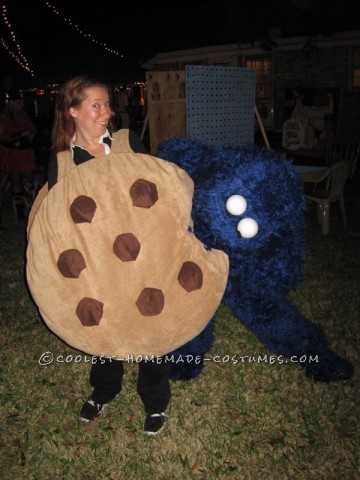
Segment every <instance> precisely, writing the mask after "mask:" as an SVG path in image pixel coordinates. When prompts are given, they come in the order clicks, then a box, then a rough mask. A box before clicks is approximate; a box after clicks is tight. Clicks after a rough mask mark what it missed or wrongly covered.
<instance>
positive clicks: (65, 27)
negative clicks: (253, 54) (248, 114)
mask: <svg viewBox="0 0 360 480" xmlns="http://www.w3.org/2000/svg"><path fill="white" fill-rule="evenodd" d="M46 3H47V2H46V1H44V0H36V1H34V0H33V1H26V2H25V1H22V0H11V1H10V0H2V2H1V8H2V14H4V5H5V6H6V13H7V18H8V20H9V21H10V24H11V31H12V32H13V34H14V35H15V38H16V41H17V43H18V45H19V46H20V48H21V52H22V54H23V55H24V56H25V57H26V59H27V60H28V62H29V66H30V68H31V69H32V70H33V72H34V76H33V77H32V78H31V77H30V75H28V74H26V72H25V70H24V69H23V68H22V67H21V66H20V65H19V64H18V63H17V62H16V61H15V60H14V59H13V58H12V57H11V56H10V55H9V53H8V51H7V50H6V49H5V48H4V46H3V44H0V70H1V74H0V76H1V79H2V83H4V79H5V81H6V79H8V78H9V77H11V78H12V81H13V82H18V83H20V84H21V85H20V87H23V88H26V87H27V85H25V83H26V82H28V81H29V82H30V83H34V81H35V80H36V82H38V83H39V84H40V85H41V84H44V85H45V84H47V83H51V82H62V81H65V80H67V79H68V78H70V77H71V76H73V75H75V74H78V73H87V74H91V75H97V76H103V77H104V78H107V79H108V80H109V81H113V80H114V81H116V79H121V77H126V75H135V76H136V75H137V76H139V77H140V78H141V76H143V77H144V78H145V71H144V69H143V68H142V67H141V65H142V63H144V62H145V61H146V60H148V59H149V58H151V57H152V56H154V55H156V54H157V53H160V52H165V51H171V50H180V49H187V48H196V47H206V46H212V45H220V44H225V43H233V42H239V43H242V42H252V41H258V40H260V41H262V42H263V46H264V49H271V48H272V46H273V45H274V42H276V40H277V38H280V37H290V36H297V35H308V36H311V35H316V34H324V35H331V34H332V33H334V32H340V31H347V30H357V29H359V26H360V9H359V6H358V3H357V2H354V1H348V0H343V1H341V2H340V1H339V2H335V1H327V0H317V1H316V0H271V1H270V0H267V1H263V0H212V1H196V0H193V1H192V2H189V1H187V0H184V1H182V2H177V3H175V2H168V3H165V2H164V3H163V2H152V3H151V2H146V3H144V4H141V3H136V2H121V1H116V2H114V1H108V0H105V1H104V2H99V1H92V0H86V1H85V0H76V1H75V0H51V1H49V2H48V3H49V4H50V5H52V6H53V7H55V8H56V9H57V10H58V12H59V14H55V13H54V11H53V10H52V9H50V8H49V7H47V6H46ZM65 18H67V19H69V20H71V21H72V22H73V24H77V25H78V27H79V28H80V29H81V30H82V31H83V33H82V34H81V33H79V32H78V31H77V30H76V29H75V28H74V27H72V26H70V25H69V23H67V22H66V21H65V20H64V19H65ZM0 34H1V39H2V41H4V42H5V44H6V45H8V46H9V47H10V48H11V50H12V51H13V52H16V47H15V43H14V42H13V40H12V37H11V34H10V33H9V29H8V28H7V26H6V24H5V21H4V15H2V18H1V19H0ZM86 34H90V35H91V38H94V39H96V40H97V41H98V42H102V43H105V44H106V45H107V46H108V47H109V48H111V49H113V50H116V51H117V52H118V53H119V55H115V54H113V53H110V52H108V51H106V50H105V49H104V48H103V47H102V46H101V45H97V44H96V43H94V42H92V41H91V39H90V38H89V37H86V36H85V35H86ZM121 55H123V56H121ZM14 76H16V77H14ZM29 78H30V80H29ZM120 81H121V80H120ZM15 86H16V85H15Z"/></svg>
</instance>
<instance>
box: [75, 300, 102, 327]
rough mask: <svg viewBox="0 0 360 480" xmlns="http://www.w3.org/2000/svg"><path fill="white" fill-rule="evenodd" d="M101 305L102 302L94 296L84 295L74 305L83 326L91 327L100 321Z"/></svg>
mask: <svg viewBox="0 0 360 480" xmlns="http://www.w3.org/2000/svg"><path fill="white" fill-rule="evenodd" d="M103 306H104V304H103V303H102V302H99V300H95V298H89V297H84V298H83V299H82V300H80V302H79V304H78V306H77V307H76V315H77V316H78V317H79V320H80V322H81V323H82V324H83V325H84V327H93V326H94V325H99V323H100V320H101V318H102V315H103Z"/></svg>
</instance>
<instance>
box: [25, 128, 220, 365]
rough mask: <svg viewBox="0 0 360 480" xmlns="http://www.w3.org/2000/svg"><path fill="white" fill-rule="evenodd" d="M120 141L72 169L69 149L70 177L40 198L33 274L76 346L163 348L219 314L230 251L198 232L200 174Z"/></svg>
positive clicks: (37, 293)
mask: <svg viewBox="0 0 360 480" xmlns="http://www.w3.org/2000/svg"><path fill="white" fill-rule="evenodd" d="M118 138H119V137H118V136H117V135H115V139H116V140H118ZM114 145H115V147H114V148H112V151H111V154H110V155H107V156H103V157H98V158H94V159H92V160H89V161H88V162H86V163H83V164H81V165H79V166H77V167H76V168H67V167H66V168H65V172H64V168H63V165H65V164H66V162H70V163H71V161H70V160H69V158H70V157H69V155H68V154H66V155H65V157H64V158H63V159H62V161H61V162H60V163H61V164H60V170H62V171H63V174H62V175H60V177H62V178H59V179H58V182H57V183H56V185H55V186H54V187H53V188H52V189H51V190H50V191H49V192H48V193H47V194H46V189H45V191H43V192H42V193H45V194H46V196H45V198H43V199H42V200H41V198H40V199H38V200H37V201H36V202H35V205H34V209H35V211H34V210H33V211H32V212H31V215H30V219H31V222H30V223H29V231H28V240H29V242H28V248H27V279H28V284H29V288H30V290H31V293H32V295H33V298H34V300H35V302H36V304H37V305H38V307H39V310H40V313H41V315H42V317H43V319H44V320H45V322H46V324H47V325H48V327H49V328H50V329H51V330H52V331H53V332H54V333H55V334H56V335H58V336H59V337H60V338H61V339H62V340H64V341H65V342H66V343H68V344H70V345H71V346H73V347H75V348H77V349H79V350H81V351H84V352H86V353H89V354H93V355H99V356H100V355H104V356H111V357H113V356H115V357H117V358H119V359H123V358H126V357H127V356H128V355H136V356H140V355H144V356H145V355H163V354H166V353H169V352H170V351H172V350H174V349H177V348H178V347H181V345H183V344H184V343H186V342H188V341H190V340H191V339H193V338H194V337H196V336H197V335H198V334H199V333H200V332H202V331H203V330H204V328H205V327H206V325H207V324H208V322H209V321H210V320H211V318H212V317H213V315H214V313H215V311H216V309H217V307H218V306H219V304H220V301H221V298H222V296H223V293H224V290H225V287H226V282H227V276H228V257H227V255H226V254H225V253H224V252H222V251H220V250H217V249H213V250H211V251H209V250H207V249H206V248H205V247H204V245H203V244H202V242H200V241H199V240H198V239H197V238H196V236H195V235H194V233H192V230H191V228H190V227H191V224H192V221H191V209H192V195H193V181H192V180H191V178H190V177H189V176H188V174H187V173H185V171H184V170H183V169H181V168H180V167H178V166H176V165H175V164H173V163H170V162H168V161H166V160H161V159H159V158H156V157H153V156H151V155H143V154H136V153H133V152H131V151H130V150H128V151H127V149H125V150H124V149H123V150H122V151H120V152H119V151H118V150H117V149H116V145H117V144H116V141H115V142H114ZM69 165H70V164H69ZM40 200H41V201H40Z"/></svg>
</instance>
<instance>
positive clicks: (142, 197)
mask: <svg viewBox="0 0 360 480" xmlns="http://www.w3.org/2000/svg"><path fill="white" fill-rule="evenodd" d="M130 196H131V199H132V201H133V205H134V207H141V208H150V207H152V206H153V205H154V203H156V202H157V200H158V193H157V188H156V185H155V183H152V182H149V181H148V180H144V179H142V178H140V179H139V180H136V182H134V183H133V184H132V185H131V187H130Z"/></svg>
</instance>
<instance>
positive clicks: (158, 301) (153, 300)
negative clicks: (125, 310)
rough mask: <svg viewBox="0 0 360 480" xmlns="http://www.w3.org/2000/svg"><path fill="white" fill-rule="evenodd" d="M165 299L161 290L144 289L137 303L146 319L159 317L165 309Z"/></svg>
mask: <svg viewBox="0 0 360 480" xmlns="http://www.w3.org/2000/svg"><path fill="white" fill-rule="evenodd" d="M164 303H165V298H164V294H163V292H162V291H161V290H159V289H157V288H144V290H143V291H142V292H141V293H140V295H139V298H138V299H137V301H136V306H137V307H138V309H139V311H140V313H141V314H142V315H144V316H146V317H148V316H151V315H159V313H161V312H162V309H163V308H164Z"/></svg>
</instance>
